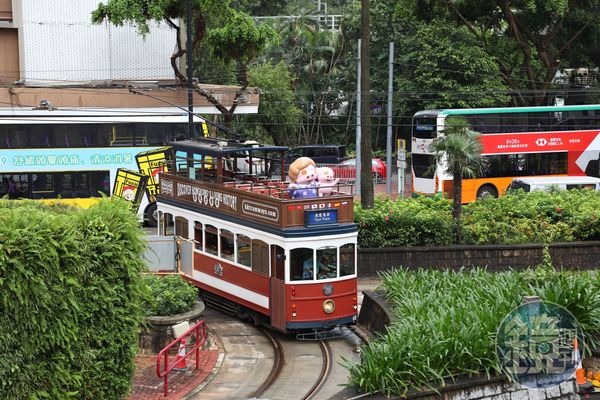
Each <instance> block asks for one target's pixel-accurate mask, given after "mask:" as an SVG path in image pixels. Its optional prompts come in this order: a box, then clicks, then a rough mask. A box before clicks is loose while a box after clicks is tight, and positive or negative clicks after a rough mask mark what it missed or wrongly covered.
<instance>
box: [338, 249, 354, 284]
mask: <svg viewBox="0 0 600 400" xmlns="http://www.w3.org/2000/svg"><path fill="white" fill-rule="evenodd" d="M354 265H355V262H354V244H352V243H348V244H345V245H343V246H341V247H340V276H346V275H352V274H354Z"/></svg>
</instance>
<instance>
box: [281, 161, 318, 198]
mask: <svg viewBox="0 0 600 400" xmlns="http://www.w3.org/2000/svg"><path fill="white" fill-rule="evenodd" d="M288 175H289V176H290V179H291V181H292V183H290V184H289V185H288V193H289V195H290V196H291V197H293V198H295V199H307V198H310V197H317V181H316V179H317V169H316V168H315V162H314V161H313V160H312V159H311V158H308V157H300V158H298V159H296V160H295V161H294V162H293V163H291V164H290V168H289V169H288Z"/></svg>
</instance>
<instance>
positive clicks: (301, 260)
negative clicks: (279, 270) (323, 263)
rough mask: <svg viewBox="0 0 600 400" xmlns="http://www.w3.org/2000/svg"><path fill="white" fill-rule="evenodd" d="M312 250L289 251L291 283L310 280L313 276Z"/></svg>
mask: <svg viewBox="0 0 600 400" xmlns="http://www.w3.org/2000/svg"><path fill="white" fill-rule="evenodd" d="M313 257H314V254H313V250H312V249H306V248H299V249H292V250H291V251H290V279H291V280H293V281H305V280H312V279H313V276H314V261H313Z"/></svg>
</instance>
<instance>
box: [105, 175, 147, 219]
mask: <svg viewBox="0 0 600 400" xmlns="http://www.w3.org/2000/svg"><path fill="white" fill-rule="evenodd" d="M147 182H148V176H146V175H144V174H140V173H139V172H136V171H131V170H128V169H125V168H119V169H118V170H117V177H116V179H115V186H114V188H113V196H116V197H121V198H123V199H125V200H127V201H128V202H129V203H131V208H132V209H133V211H135V212H136V213H137V211H138V209H139V208H140V203H141V202H142V197H143V196H144V189H145V188H146V184H147Z"/></svg>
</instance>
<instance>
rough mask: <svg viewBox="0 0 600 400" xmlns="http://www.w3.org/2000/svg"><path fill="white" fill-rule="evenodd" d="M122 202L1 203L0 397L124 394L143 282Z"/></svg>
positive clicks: (135, 237) (139, 239)
mask: <svg viewBox="0 0 600 400" xmlns="http://www.w3.org/2000/svg"><path fill="white" fill-rule="evenodd" d="M143 237H144V236H143V231H142V230H141V228H140V227H139V223H138V221H137V218H136V215H134V214H133V213H132V212H131V211H130V210H129V206H128V204H127V203H125V202H124V201H122V200H119V199H102V200H101V201H100V202H99V203H98V204H97V205H95V206H93V207H91V208H90V209H87V210H80V209H75V208H65V207H56V206H54V207H52V206H46V205H43V204H41V203H38V202H31V201H15V200H11V201H7V200H0V310H1V312H0V398H2V399H121V398H123V397H125V396H126V395H127V394H128V391H129V389H130V386H131V378H132V376H133V370H134V357H135V354H136V350H137V347H136V346H137V336H138V330H139V324H140V323H141V321H142V315H143V312H142V307H141V304H142V299H143V298H144V293H145V286H144V284H143V281H142V279H141V274H140V273H141V272H142V271H143V270H144V268H145V265H144V262H143V260H142V253H143V250H144V248H145V242H144V239H143Z"/></svg>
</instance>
